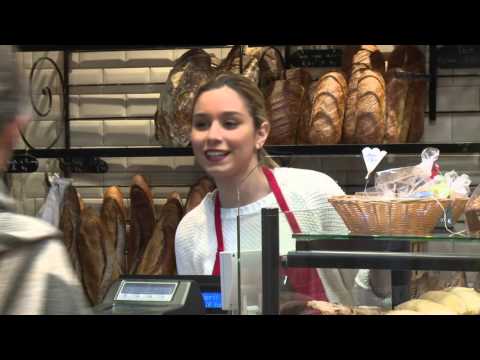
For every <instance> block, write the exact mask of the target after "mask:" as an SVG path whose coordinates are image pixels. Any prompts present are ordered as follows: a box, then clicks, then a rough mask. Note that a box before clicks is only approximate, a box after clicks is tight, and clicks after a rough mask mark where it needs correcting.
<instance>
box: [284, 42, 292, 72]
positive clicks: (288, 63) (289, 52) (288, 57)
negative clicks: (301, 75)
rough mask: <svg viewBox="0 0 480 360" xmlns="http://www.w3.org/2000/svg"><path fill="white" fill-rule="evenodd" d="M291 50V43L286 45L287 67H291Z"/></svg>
mask: <svg viewBox="0 0 480 360" xmlns="http://www.w3.org/2000/svg"><path fill="white" fill-rule="evenodd" d="M291 50H292V49H291V48H290V45H287V46H285V69H290V55H291Z"/></svg>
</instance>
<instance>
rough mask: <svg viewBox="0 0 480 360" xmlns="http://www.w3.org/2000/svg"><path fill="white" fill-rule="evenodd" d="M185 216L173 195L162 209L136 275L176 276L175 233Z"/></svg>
mask: <svg viewBox="0 0 480 360" xmlns="http://www.w3.org/2000/svg"><path fill="white" fill-rule="evenodd" d="M182 215H183V207H182V205H181V204H180V202H179V200H178V199H177V198H176V197H175V196H174V195H173V196H172V195H170V197H169V199H168V200H167V202H166V203H165V205H164V206H163V207H162V211H161V213H160V218H159V220H158V221H157V223H156V224H155V228H154V231H153V234H152V237H151V238H150V240H149V242H148V244H147V247H146V248H145V252H144V254H143V256H142V258H141V259H140V262H139V264H138V267H137V269H136V273H137V274H140V275H175V274H176V261H175V231H176V229H177V226H178V224H179V222H180V220H181V218H182Z"/></svg>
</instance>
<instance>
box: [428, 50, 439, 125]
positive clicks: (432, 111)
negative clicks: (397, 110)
mask: <svg viewBox="0 0 480 360" xmlns="http://www.w3.org/2000/svg"><path fill="white" fill-rule="evenodd" d="M428 48H429V54H430V55H429V72H430V86H429V88H428V99H429V107H428V110H429V114H428V118H429V120H430V123H434V122H435V120H436V119H437V114H436V112H437V75H438V69H437V60H438V58H437V46H436V45H429V46H428Z"/></svg>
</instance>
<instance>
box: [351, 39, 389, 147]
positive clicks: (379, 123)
mask: <svg viewBox="0 0 480 360" xmlns="http://www.w3.org/2000/svg"><path fill="white" fill-rule="evenodd" d="M342 68H343V71H344V72H345V73H346V74H347V76H348V95H347V104H346V109H345V120H344V125H343V134H342V142H343V143H345V144H352V143H369V142H366V141H370V140H373V142H371V143H382V142H383V136H382V138H381V139H379V135H380V134H382V133H383V132H384V131H385V130H384V126H385V119H384V118H385V111H386V105H385V81H384V80H383V74H384V73H385V58H384V56H383V54H382V53H381V52H380V51H379V49H378V48H377V47H376V46H375V45H356V46H347V47H346V48H345V49H344V57H343V66H342ZM373 73H374V74H376V75H374V77H377V78H378V80H379V82H380V84H381V86H380V87H381V88H383V90H382V91H379V92H378V93H374V92H367V93H364V94H363V95H362V98H361V99H360V98H359V89H358V86H359V82H360V80H362V81H363V80H365V78H368V79H370V80H368V81H367V83H363V84H362V85H363V86H364V87H365V86H366V85H373V87H372V89H373V88H376V87H378V86H377V85H378V84H377V85H375V83H374V81H373V80H372V79H371V74H373ZM380 79H381V80H380ZM375 97H376V98H377V99H375ZM359 101H361V102H362V103H363V104H362V105H361V106H360V109H359ZM367 104H370V105H367ZM375 104H377V105H375ZM382 106H383V109H382ZM368 107H370V110H368V111H367V112H365V109H366V108H368ZM359 114H360V116H359ZM382 114H383V115H382ZM360 118H361V119H362V127H363V128H362V129H360V131H357V126H358V120H359V119H360ZM377 127H378V129H377V130H375V129H376V128H377Z"/></svg>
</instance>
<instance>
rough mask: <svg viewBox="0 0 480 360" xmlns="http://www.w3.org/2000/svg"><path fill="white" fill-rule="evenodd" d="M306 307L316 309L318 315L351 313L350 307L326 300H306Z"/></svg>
mask: <svg viewBox="0 0 480 360" xmlns="http://www.w3.org/2000/svg"><path fill="white" fill-rule="evenodd" d="M307 307H309V308H312V309H314V310H316V311H318V312H319V313H320V315H353V310H352V308H350V307H348V306H344V305H339V304H332V303H329V302H327V301H317V300H312V301H308V302H307Z"/></svg>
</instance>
